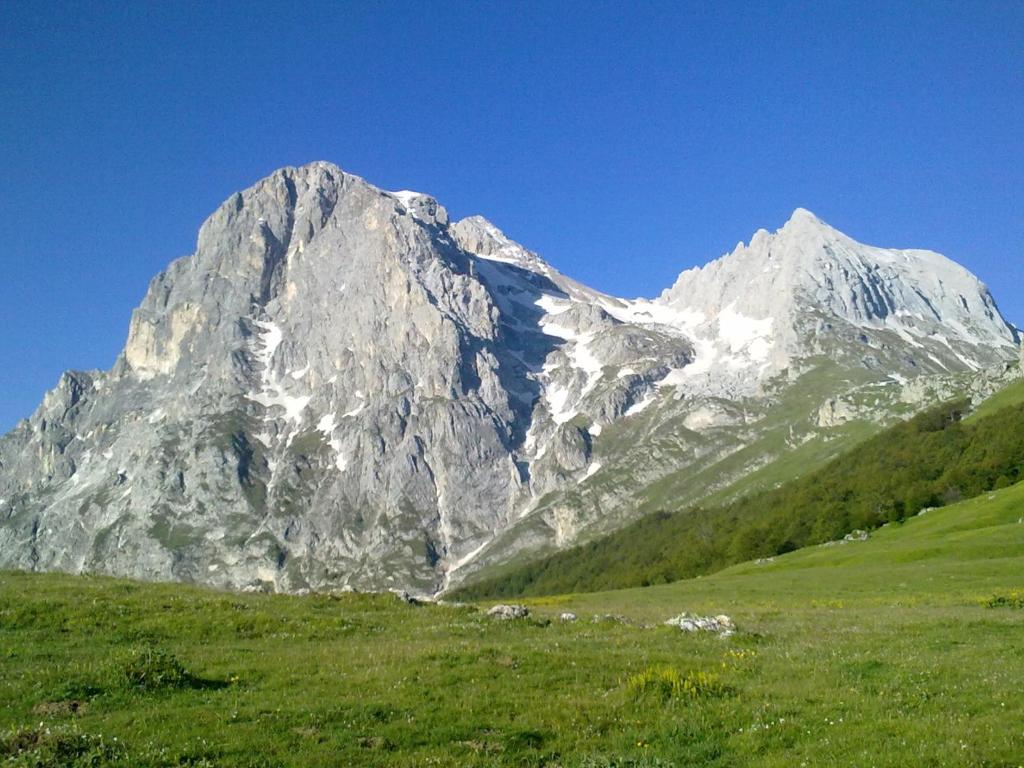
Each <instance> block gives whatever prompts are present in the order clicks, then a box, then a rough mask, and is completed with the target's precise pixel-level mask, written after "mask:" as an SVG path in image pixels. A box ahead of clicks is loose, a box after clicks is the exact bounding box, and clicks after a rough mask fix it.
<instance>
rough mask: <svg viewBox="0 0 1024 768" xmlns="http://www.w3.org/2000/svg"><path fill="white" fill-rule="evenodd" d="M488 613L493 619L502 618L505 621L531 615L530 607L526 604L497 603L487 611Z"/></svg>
mask: <svg viewBox="0 0 1024 768" xmlns="http://www.w3.org/2000/svg"><path fill="white" fill-rule="evenodd" d="M487 615H488V616H490V617H491V618H492V619H501V620H503V621H507V620H509V619H525V618H526V617H527V616H529V615H530V609H529V608H527V607H526V606H525V605H496V606H494V607H493V608H491V609H490V610H489V611H487Z"/></svg>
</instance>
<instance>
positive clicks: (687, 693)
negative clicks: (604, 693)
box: [626, 667, 728, 701]
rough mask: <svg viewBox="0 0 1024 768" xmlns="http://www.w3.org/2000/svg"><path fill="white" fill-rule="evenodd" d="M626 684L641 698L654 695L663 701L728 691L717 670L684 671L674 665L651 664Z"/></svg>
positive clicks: (713, 695) (722, 694) (714, 694)
mask: <svg viewBox="0 0 1024 768" xmlns="http://www.w3.org/2000/svg"><path fill="white" fill-rule="evenodd" d="M626 687H627V688H628V689H629V690H630V691H631V692H632V693H633V695H634V696H636V697H638V698H639V697H641V696H647V695H651V694H653V695H656V696H658V697H660V698H661V699H662V700H663V701H667V700H669V699H697V698H708V697H716V696H724V695H725V694H726V693H727V692H728V689H727V687H726V686H725V685H724V684H723V683H722V682H721V681H720V680H719V678H718V675H716V674H714V673H713V672H701V671H697V672H687V673H686V674H682V673H680V672H679V670H677V669H675V668H674V667H662V668H653V667H648V668H647V669H645V670H644V671H643V672H640V673H638V674H635V675H631V676H630V677H629V678H628V679H627V680H626Z"/></svg>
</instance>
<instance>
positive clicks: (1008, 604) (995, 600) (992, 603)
mask: <svg viewBox="0 0 1024 768" xmlns="http://www.w3.org/2000/svg"><path fill="white" fill-rule="evenodd" d="M983 604H984V605H985V607H986V608H1024V589H1015V590H1013V591H1011V592H1005V593H1003V594H1000V595H993V596H992V597H990V598H988V600H985V601H983Z"/></svg>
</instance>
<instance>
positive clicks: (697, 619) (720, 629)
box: [665, 613, 736, 637]
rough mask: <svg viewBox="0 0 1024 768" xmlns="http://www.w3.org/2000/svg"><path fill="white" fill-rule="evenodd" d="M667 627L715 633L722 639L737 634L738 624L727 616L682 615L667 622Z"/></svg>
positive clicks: (685, 630) (684, 630)
mask: <svg viewBox="0 0 1024 768" xmlns="http://www.w3.org/2000/svg"><path fill="white" fill-rule="evenodd" d="M665 625H666V626H669V627H679V629H680V630H682V631H683V632H715V633H717V634H718V635H720V636H721V637H729V636H730V635H734V634H735V633H736V624H735V623H734V622H733V620H732V619H730V618H729V617H728V616H725V615H718V616H692V615H690V614H688V613H681V614H679V615H678V616H676V617H675V618H673V619H669V620H668V621H666V622H665Z"/></svg>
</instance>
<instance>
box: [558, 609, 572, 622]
mask: <svg viewBox="0 0 1024 768" xmlns="http://www.w3.org/2000/svg"><path fill="white" fill-rule="evenodd" d="M558 620H559V621H576V614H575V613H570V612H568V611H566V612H565V613H563V614H562V615H560V616H559V617H558Z"/></svg>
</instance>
